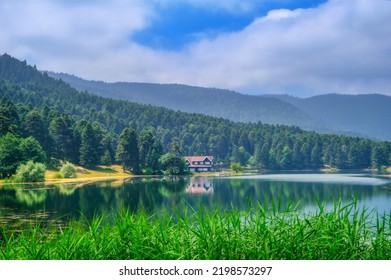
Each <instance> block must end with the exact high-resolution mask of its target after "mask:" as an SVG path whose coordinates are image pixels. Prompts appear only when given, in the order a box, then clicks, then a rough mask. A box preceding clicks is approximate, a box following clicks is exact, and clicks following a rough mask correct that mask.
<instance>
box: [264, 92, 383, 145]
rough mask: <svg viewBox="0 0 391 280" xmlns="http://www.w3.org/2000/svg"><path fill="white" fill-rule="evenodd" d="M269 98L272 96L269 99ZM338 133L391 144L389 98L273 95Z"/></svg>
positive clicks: (373, 95) (341, 95)
mask: <svg viewBox="0 0 391 280" xmlns="http://www.w3.org/2000/svg"><path fill="white" fill-rule="evenodd" d="M271 97H272V96H271ZM273 97H276V98H279V99H281V100H283V101H285V102H288V103H290V104H292V105H294V106H296V107H297V108H299V109H300V110H302V111H303V112H305V113H306V114H308V115H309V116H312V117H313V118H315V119H318V120H321V121H322V122H323V123H327V124H329V125H330V126H331V127H334V128H336V129H338V130H342V131H343V130H345V131H355V132H357V133H359V134H363V135H368V136H371V137H373V138H377V139H383V140H387V141H390V140H391V122H390V121H388V120H391V96H386V95H381V94H362V95H343V94H325V95H318V96H313V97H309V98H297V97H293V96H286V95H275V96H273Z"/></svg>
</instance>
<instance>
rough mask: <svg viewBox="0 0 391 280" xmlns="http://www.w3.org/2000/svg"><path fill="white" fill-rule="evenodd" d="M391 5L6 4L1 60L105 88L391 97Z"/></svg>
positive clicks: (231, 0) (338, 1)
mask: <svg viewBox="0 0 391 280" xmlns="http://www.w3.org/2000/svg"><path fill="white" fill-rule="evenodd" d="M390 26H391V1H389V0H314V1H307V0H110V1H107V0H18V1H15V0H0V53H8V54H9V55H11V56H14V57H16V58H18V59H20V60H26V61H27V62H28V63H29V64H31V65H36V66H37V68H38V69H40V70H50V71H55V72H65V73H69V74H73V75H76V76H79V77H82V78H85V79H89V80H100V81H106V82H115V81H127V82H151V83H178V84H188V85H195V86H203V87H214V88H223V89H231V90H236V91H239V92H241V93H245V94H290V95H293V96H299V97H306V96H312V95H317V94H325V93H332V92H333V93H334V92H335V93H342V94H363V93H382V94H387V95H391V28H390Z"/></svg>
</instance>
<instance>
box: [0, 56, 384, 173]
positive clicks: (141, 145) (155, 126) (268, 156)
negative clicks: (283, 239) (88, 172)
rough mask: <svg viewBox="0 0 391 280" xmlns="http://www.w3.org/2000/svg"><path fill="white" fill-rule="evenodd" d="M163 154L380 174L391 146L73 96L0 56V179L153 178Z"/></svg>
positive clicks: (226, 162) (44, 76)
mask: <svg viewBox="0 0 391 280" xmlns="http://www.w3.org/2000/svg"><path fill="white" fill-rule="evenodd" d="M245 109H246V108H243V110H245ZM26 146H27V147H26ZM29 153H32V154H29ZM167 154H171V155H174V156H177V157H178V156H181V155H213V156H214V157H215V162H216V163H217V164H219V165H221V166H224V165H229V164H230V163H233V162H235V163H240V164H241V165H243V166H244V165H251V166H254V167H257V168H263V169H270V170H278V169H283V170H302V169H318V168H323V167H324V166H325V165H326V166H330V167H335V168H339V169H362V168H382V167H383V166H390V165H391V142H387V141H372V140H369V139H365V138H360V137H351V136H343V135H332V134H318V133H315V132H312V131H304V130H302V129H300V128H298V127H294V126H284V125H269V124H263V123H261V122H258V123H242V122H233V121H230V120H226V119H223V118H216V117H210V116H205V115H201V114H195V113H184V112H180V111H174V110H170V109H166V108H162V107H155V106H151V105H142V104H138V103H133V102H129V101H120V100H114V99H110V98H103V97H99V96H95V95H93V94H90V93H88V92H78V91H77V90H76V89H74V88H72V87H71V86H69V85H68V84H67V83H65V82H63V81H62V80H56V79H53V78H51V77H49V76H48V75H47V74H46V73H42V72H40V71H38V70H37V68H36V67H35V66H29V65H28V64H27V62H26V61H19V60H17V59H15V58H13V57H11V56H9V55H8V54H4V55H2V56H1V57H0V174H1V175H0V176H2V177H7V176H10V175H11V174H12V173H13V172H14V171H15V170H16V167H17V165H18V164H20V163H23V162H26V161H27V160H29V159H34V160H36V161H39V162H45V163H47V164H55V163H56V162H58V161H60V160H63V161H69V162H72V163H75V164H80V165H83V166H93V165H98V164H113V163H119V164H122V165H123V166H124V168H126V169H127V170H130V171H133V172H136V173H137V172H142V171H144V172H147V173H156V172H158V171H159V170H160V169H161V168H162V164H164V162H162V158H163V159H165V160H168V161H169V160H172V158H169V157H168V155H167ZM164 155H165V157H163V156H164ZM12 161H15V162H12Z"/></svg>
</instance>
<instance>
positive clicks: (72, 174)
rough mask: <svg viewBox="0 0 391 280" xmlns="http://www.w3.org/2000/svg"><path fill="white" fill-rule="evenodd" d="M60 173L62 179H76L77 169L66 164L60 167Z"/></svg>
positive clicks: (70, 164)
mask: <svg viewBox="0 0 391 280" xmlns="http://www.w3.org/2000/svg"><path fill="white" fill-rule="evenodd" d="M60 173H61V174H62V176H63V177H64V178H76V177H77V168H76V166H75V165H74V164H72V163H70V162H67V163H65V164H63V166H62V167H61V169H60Z"/></svg>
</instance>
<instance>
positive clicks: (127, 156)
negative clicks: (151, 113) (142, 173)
mask: <svg viewBox="0 0 391 280" xmlns="http://www.w3.org/2000/svg"><path fill="white" fill-rule="evenodd" d="M116 159H117V161H119V163H120V164H121V165H122V167H123V169H124V171H125V170H129V171H132V172H134V173H137V172H139V165H140V162H139V149H138V144H137V135H136V131H135V130H134V129H131V128H125V129H124V130H123V131H122V133H121V135H120V136H119V139H118V145H117V151H116Z"/></svg>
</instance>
